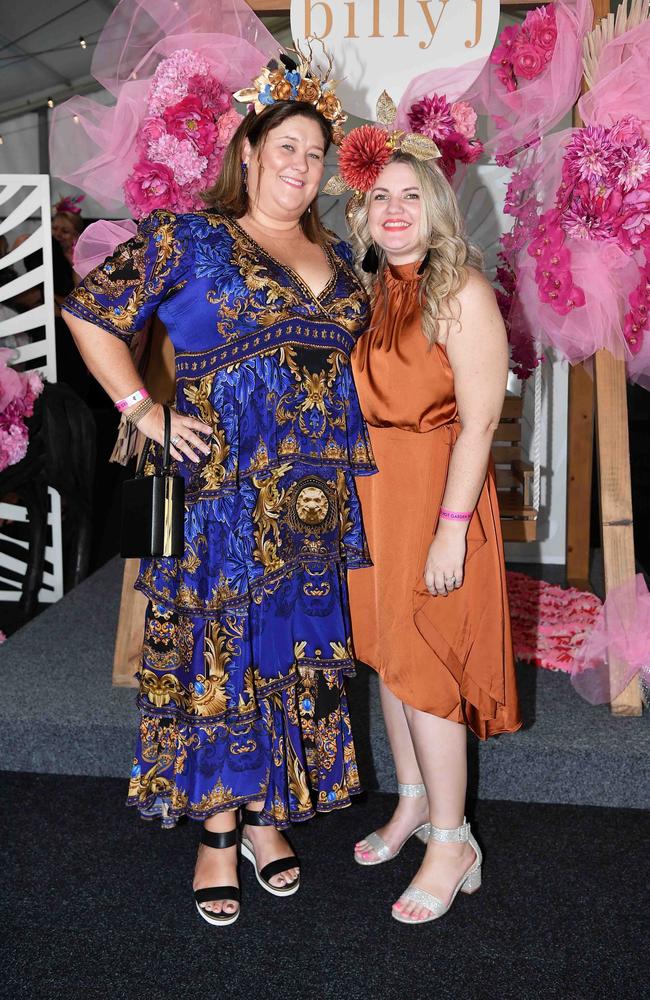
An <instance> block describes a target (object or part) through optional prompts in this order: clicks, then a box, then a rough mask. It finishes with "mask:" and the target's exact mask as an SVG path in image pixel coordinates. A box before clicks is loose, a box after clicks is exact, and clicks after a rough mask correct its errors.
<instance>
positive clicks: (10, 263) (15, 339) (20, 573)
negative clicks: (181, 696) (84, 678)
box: [0, 174, 63, 603]
mask: <svg viewBox="0 0 650 1000" xmlns="http://www.w3.org/2000/svg"><path fill="white" fill-rule="evenodd" d="M25 232H29V235H28V237H27V239H26V240H24V241H23V242H22V243H21V244H20V246H17V247H16V248H15V249H13V250H10V251H9V252H8V253H7V254H5V255H4V256H3V257H0V270H3V269H4V268H7V267H13V268H15V267H16V265H18V267H19V268H21V269H22V267H23V262H24V261H25V258H27V257H28V256H29V255H30V254H32V253H35V252H37V251H38V252H40V253H41V254H42V264H40V265H39V266H38V267H35V268H32V269H31V270H29V271H27V270H25V271H24V273H23V272H22V271H21V273H19V275H18V277H16V278H14V279H12V280H11V281H9V282H7V283H6V284H5V285H2V286H0V307H1V306H2V304H3V303H5V302H7V301H9V300H10V299H12V298H13V297H14V296H15V295H19V294H21V293H24V292H26V291H29V289H31V288H36V287H37V286H39V285H42V286H43V299H44V304H42V305H37V306H35V307H34V308H33V309H29V310H28V311H27V312H23V313H18V314H16V315H7V313H8V310H6V309H5V310H3V311H2V313H1V314H0V315H4V316H5V318H4V319H1V318H0V347H10V348H11V349H12V350H13V351H14V357H13V359H12V364H16V365H21V366H25V367H28V368H30V369H33V370H37V371H39V372H40V373H41V375H42V376H43V378H45V379H46V380H47V381H48V382H55V381H56V341H55V326H54V288H53V276H52V234H51V229H50V178H49V177H48V176H47V175H42V174H0V236H5V237H6V239H7V243H8V245H9V247H11V246H12V245H13V243H14V241H15V240H16V238H17V237H18V236H20V235H23V234H24V233H25ZM48 495H49V511H48V540H47V541H48V544H47V547H46V549H45V571H44V573H43V583H42V586H41V589H40V591H39V595H38V599H39V601H42V602H44V603H53V602H54V601H58V600H59V599H60V598H61V597H62V596H63V549H62V543H61V498H60V497H59V494H58V493H57V492H56V490H53V489H49V491H48ZM1 500H2V498H1V497H0V501H1ZM2 521H13V522H17V523H26V521H27V511H26V510H25V508H24V507H22V506H20V505H19V504H13V503H2V502H0V601H18V600H20V596H21V590H22V579H23V577H24V575H25V571H26V569H27V563H26V554H27V547H28V545H27V542H26V541H22V540H17V539H15V538H12V537H10V536H9V535H7V534H6V533H5V531H3V529H2V527H1V523H2ZM5 530H6V529H5Z"/></svg>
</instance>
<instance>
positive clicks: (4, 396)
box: [0, 348, 43, 472]
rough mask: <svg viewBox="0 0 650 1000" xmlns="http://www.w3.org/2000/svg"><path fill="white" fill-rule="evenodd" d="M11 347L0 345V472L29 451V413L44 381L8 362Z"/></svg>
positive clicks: (18, 460)
mask: <svg viewBox="0 0 650 1000" xmlns="http://www.w3.org/2000/svg"><path fill="white" fill-rule="evenodd" d="M11 353H12V352H11V351H9V350H6V349H2V348H0V472H2V471H3V470H4V469H6V468H7V467H8V466H10V465H15V464H16V463H17V462H20V461H21V459H23V458H24V457H25V455H26V454H27V445H28V441H29V432H28V429H27V425H26V423H25V418H26V417H31V415H32V413H33V412H34V402H35V400H36V397H37V396H38V395H39V394H40V393H41V392H42V390H43V382H42V380H41V377H40V375H38V374H37V373H36V372H17V371H15V369H13V368H10V367H9V365H8V361H9V358H10V357H11Z"/></svg>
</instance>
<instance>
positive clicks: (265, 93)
mask: <svg viewBox="0 0 650 1000" xmlns="http://www.w3.org/2000/svg"><path fill="white" fill-rule="evenodd" d="M315 41H317V42H319V43H320V44H321V45H322V47H323V53H324V55H325V57H326V59H327V67H326V68H325V70H324V71H323V70H321V68H320V67H319V66H318V64H317V62H316V59H315V57H314V52H313V45H312V43H313V42H315ZM306 44H307V52H303V51H302V49H301V48H300V46H299V44H298V43H297V42H296V43H295V46H296V47H295V48H294V49H290V50H289V51H290V52H293V54H294V55H295V56H297V61H296V60H294V59H292V58H291V57H290V56H288V55H286V54H285V53H280V62H279V63H278V62H277V61H276V60H273V61H272V62H271V63H269V65H268V66H265V67H264V69H263V70H262V72H261V73H260V75H259V76H257V77H256V78H255V79H254V80H253V83H252V86H250V87H246V88H244V89H243V90H238V91H237V93H236V94H234V95H233V96H234V98H235V100H236V101H239V102H240V103H242V104H253V106H254V109H255V113H256V114H258V115H259V114H260V113H261V112H262V111H264V110H265V108H269V107H271V106H272V105H273V104H276V103H277V102H278V101H304V102H305V103H307V104H311V105H313V107H315V108H316V110H317V111H318V112H319V113H320V114H321V115H322V116H323V118H325V119H326V120H327V121H328V122H329V123H330V125H331V126H332V133H333V139H334V142H335V143H337V144H338V143H340V142H341V140H342V139H343V128H342V126H343V123H344V122H345V121H347V117H348V116H347V115H346V114H345V112H344V111H343V108H342V106H341V102H340V101H339V99H338V97H337V96H336V92H335V91H336V87H337V84H338V81H337V80H333V79H331V73H332V57H331V56H330V54H329V53H328V52H327V49H326V48H325V46H324V45H323V43H322V41H321V40H320V38H308V39H307V40H306Z"/></svg>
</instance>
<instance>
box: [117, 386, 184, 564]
mask: <svg viewBox="0 0 650 1000" xmlns="http://www.w3.org/2000/svg"><path fill="white" fill-rule="evenodd" d="M163 414H164V420H165V437H164V443H163V469H162V475H153V476H145V475H144V467H145V462H146V459H147V454H148V451H149V440H147V441H145V444H144V447H143V449H142V453H141V455H140V458H139V460H138V466H137V468H136V471H135V479H127V480H126V482H124V483H123V484H122V530H121V534H120V554H121V555H122V556H123V557H124V558H125V559H131V558H138V559H146V558H148V557H150V556H172V557H176V558H180V557H181V556H182V555H183V550H184V546H185V537H184V514H185V508H184V504H185V481H184V479H183V477H182V476H173V475H172V474H171V472H170V468H169V467H170V457H169V445H170V441H169V439H170V433H171V416H170V413H169V407H167V406H163Z"/></svg>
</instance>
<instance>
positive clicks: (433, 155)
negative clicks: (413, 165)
mask: <svg viewBox="0 0 650 1000" xmlns="http://www.w3.org/2000/svg"><path fill="white" fill-rule="evenodd" d="M396 118H397V106H396V105H395V102H394V101H393V99H392V98H391V97H390V96H389V95H388V94H387V93H386V91H385V90H384V91H383V92H382V94H381V95H380V97H379V100H378V101H377V122H378V123H379V124H378V125H360V126H359V127H358V128H354V129H352V131H351V132H350V133H349V134H348V135H346V137H345V139H344V140H343V142H342V143H341V148H340V150H339V173H338V174H336V175H335V176H334V177H331V178H330V179H329V181H328V182H327V184H326V185H325V187H324V188H323V192H324V194H331V195H339V194H343V193H344V192H345V191H355V192H356V193H357V194H358V195H361V194H366V193H367V192H368V191H370V190H372V188H373V187H374V185H375V183H376V181H377V178H378V177H379V174H380V173H381V171H382V170H383V168H384V167H385V166H386V164H387V163H388V161H389V160H390V158H391V155H392V154H393V153H394V152H396V151H397V150H399V151H400V152H403V153H410V154H411V156H415V157H416V158H417V159H418V160H435V159H437V158H438V157H439V156H440V150H439V149H438V147H437V146H436V144H435V142H434V141H433V139H429V138H428V136H426V135H419V134H418V133H416V132H405V131H404V130H403V129H394V130H392V131H391V130H390V126H391V125H393V124H394V123H395V119H396Z"/></svg>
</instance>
